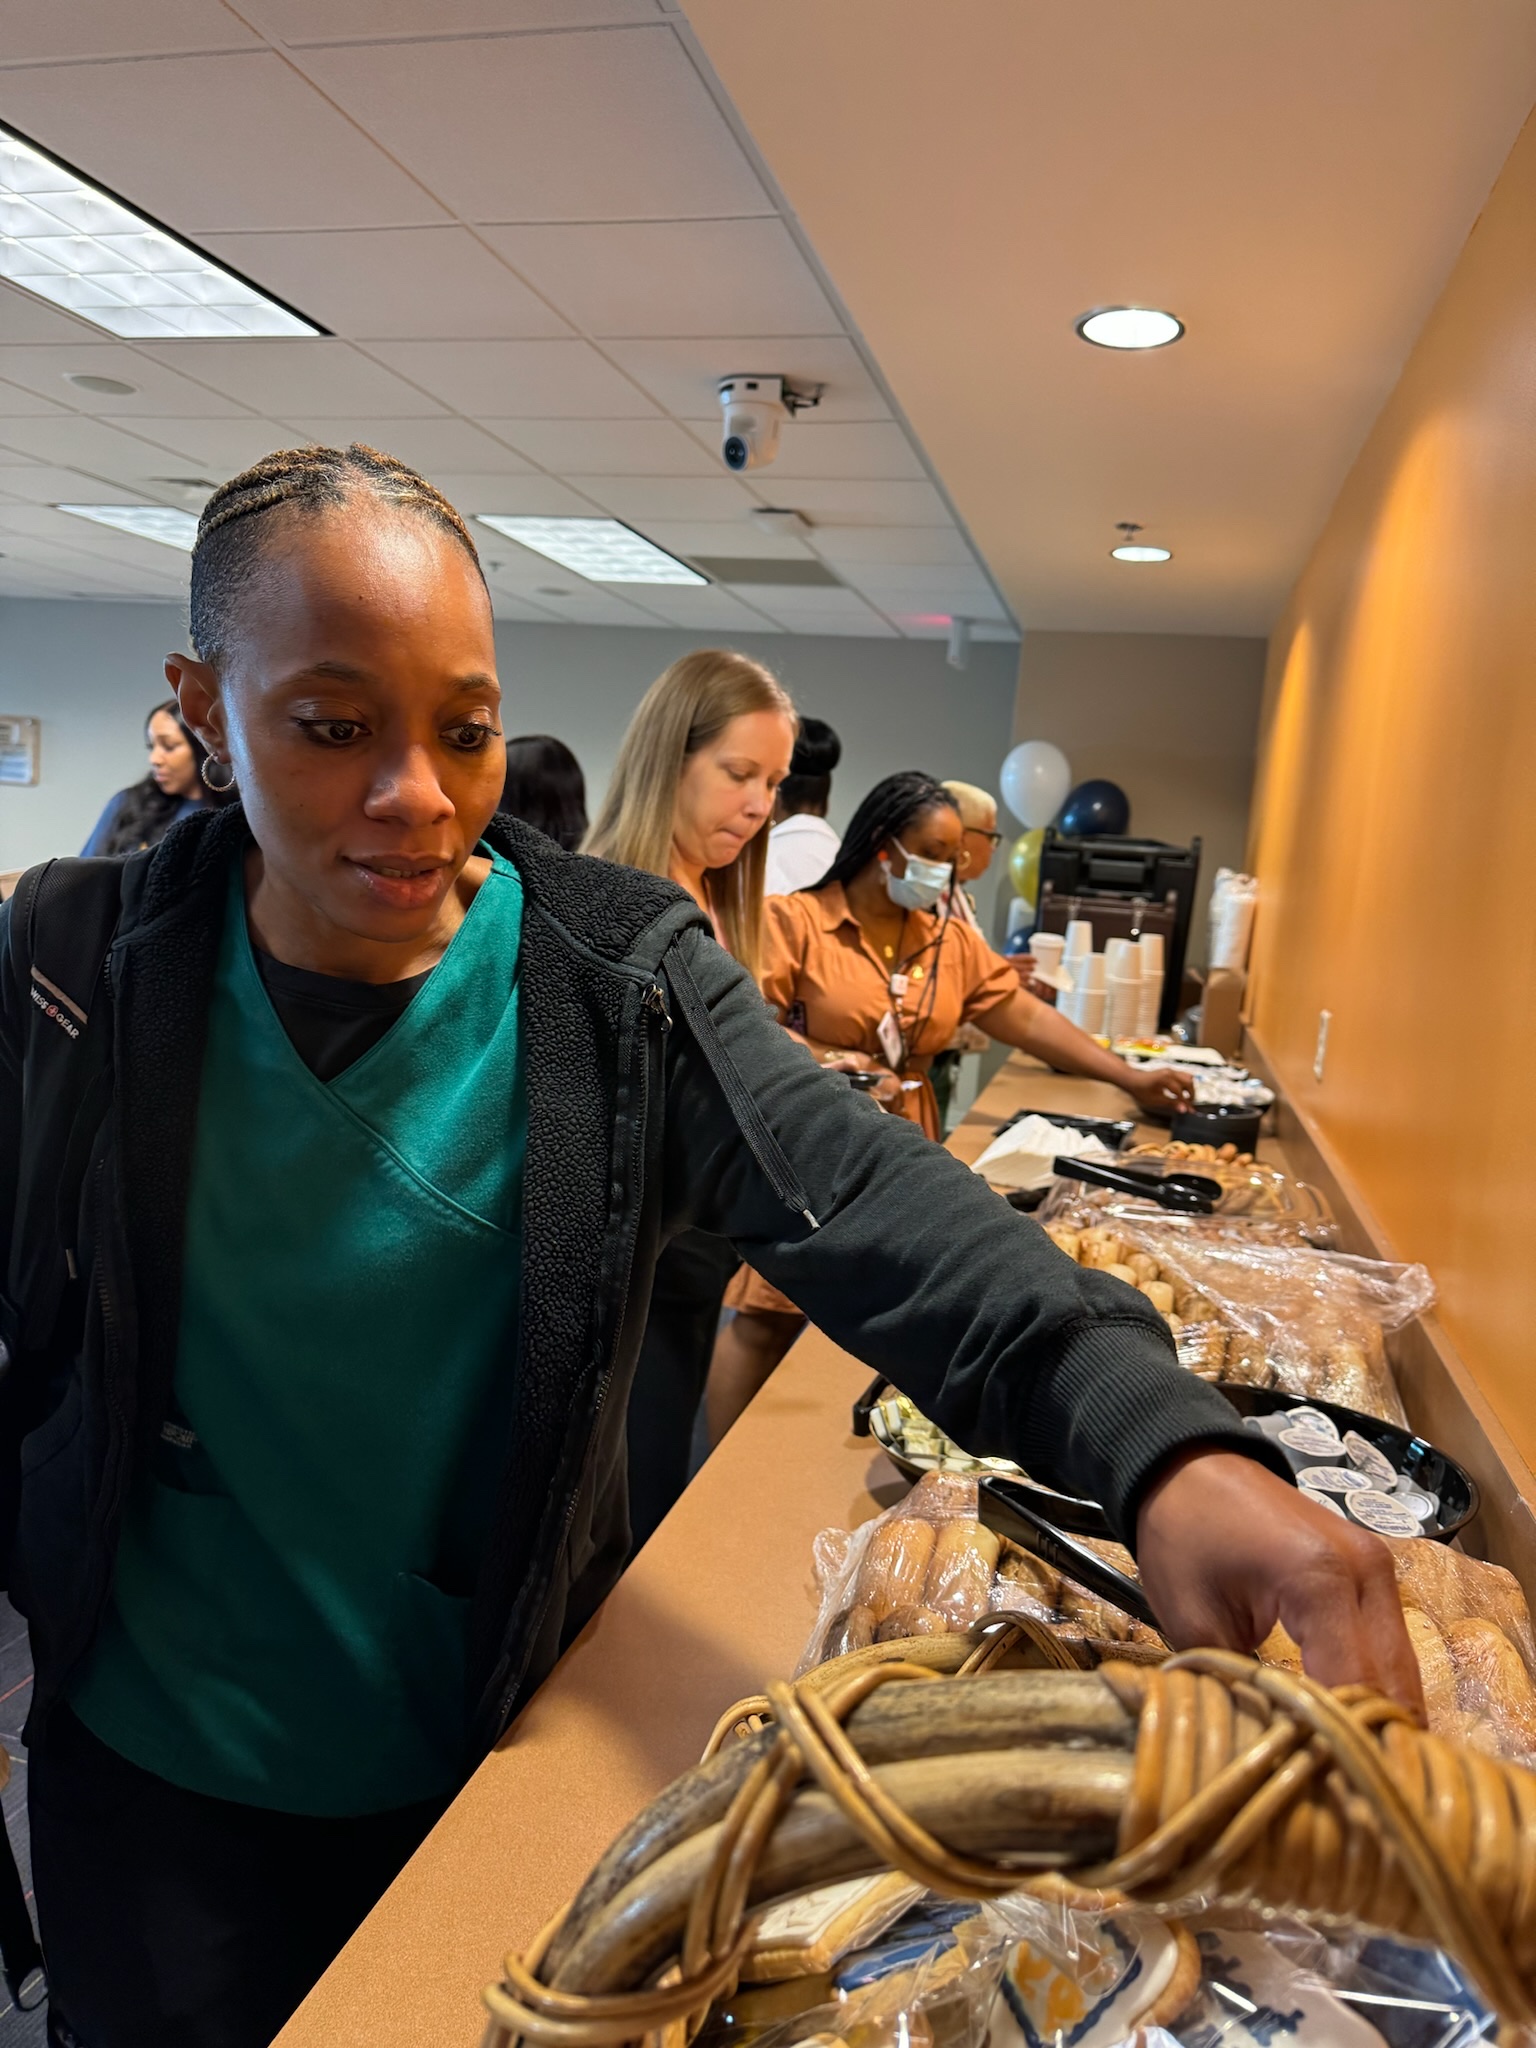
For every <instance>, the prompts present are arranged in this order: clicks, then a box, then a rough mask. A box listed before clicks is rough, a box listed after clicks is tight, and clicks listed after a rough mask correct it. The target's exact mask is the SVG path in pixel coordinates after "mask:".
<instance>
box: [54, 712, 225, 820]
mask: <svg viewBox="0 0 1536 2048" xmlns="http://www.w3.org/2000/svg"><path fill="white" fill-rule="evenodd" d="M144 744H145V745H146V746H147V747H148V748H149V773H148V774H147V775H146V776H145V778H144V780H143V781H142V782H136V783H134V785H133V787H132V788H131V789H120V790H119V791H118V792H117V795H116V796H115V797H113V798H112V800H111V802H110V803H109V804H108V805H107V808H106V809H105V810H104V811H103V812H102V814H101V816H100V817H99V818H98V819H97V820H96V824H95V828H94V830H93V831H92V833H91V836H90V838H89V839H87V841H86V842H85V844H84V846H83V847H81V849H80V851H81V853H82V854H94V853H140V852H142V851H143V850H144V848H145V847H148V846H158V845H159V844H160V842H161V840H162V839H163V838H164V837H165V835H166V833H167V832H169V831H170V829H171V827H172V826H173V825H174V824H175V823H176V821H177V819H178V818H187V817H190V816H191V815H192V813H193V812H194V811H200V810H203V809H214V810H217V809H218V807H219V806H220V805H221V804H227V803H231V802H232V801H233V791H231V790H230V789H228V788H223V789H221V788H219V787H217V786H216V785H217V783H218V779H219V778H218V774H217V771H214V781H213V782H212V783H210V782H209V781H208V780H207V779H206V777H205V776H204V774H203V768H204V766H205V764H206V762H207V760H208V753H207V749H206V748H205V747H204V745H203V743H202V741H201V740H200V739H199V738H198V736H197V734H196V733H195V732H194V731H193V730H192V728H191V726H190V725H188V724H187V722H186V720H185V719H184V718H183V717H182V715H181V707H180V705H178V703H177V702H176V699H175V698H174V697H168V698H167V699H166V700H165V702H164V703H163V704H157V705H156V706H155V708H154V710H153V711H151V713H150V714H149V716H148V718H147V719H146V720H145V721H144Z"/></svg>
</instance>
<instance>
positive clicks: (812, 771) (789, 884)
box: [763, 716, 843, 896]
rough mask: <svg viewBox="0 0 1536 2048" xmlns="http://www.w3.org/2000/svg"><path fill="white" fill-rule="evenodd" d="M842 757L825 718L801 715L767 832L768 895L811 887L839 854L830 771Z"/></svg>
mask: <svg viewBox="0 0 1536 2048" xmlns="http://www.w3.org/2000/svg"><path fill="white" fill-rule="evenodd" d="M842 758H843V743H842V741H841V740H840V739H839V738H838V736H837V734H836V733H835V732H834V731H833V730H832V728H831V726H830V725H828V724H827V721H826V720H825V719H824V718H806V717H804V716H802V717H801V720H800V730H799V731H798V732H797V733H796V735H795V751H794V753H793V754H792V755H791V757H790V763H789V773H788V774H787V775H786V776H785V778H784V780H783V781H782V782H781V783H780V784H779V791H778V796H777V798H776V799H775V802H774V818H775V820H776V823H775V824H774V825H773V827H772V829H771V830H770V832H769V834H768V865H767V867H766V869H765V870H764V874H763V893H764V895H765V896H788V895H791V894H792V893H793V892H794V891H795V890H796V889H808V888H810V886H811V885H812V883H813V882H819V881H820V880H821V878H822V876H823V875H824V874H825V873H826V872H827V869H828V868H829V867H831V865H832V863H833V861H835V860H836V859H837V848H838V838H837V834H836V833H835V832H834V831H833V830H832V827H831V826H830V825H829V824H828V823H827V805H828V803H829V802H830V801H831V797H832V770H833V769H834V768H835V767H836V766H837V764H838V762H839V761H840V760H841V759H842Z"/></svg>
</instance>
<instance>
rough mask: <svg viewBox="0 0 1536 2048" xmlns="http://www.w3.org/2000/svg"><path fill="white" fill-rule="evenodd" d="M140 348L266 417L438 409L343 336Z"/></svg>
mask: <svg viewBox="0 0 1536 2048" xmlns="http://www.w3.org/2000/svg"><path fill="white" fill-rule="evenodd" d="M482 345H483V344H482ZM572 345H573V346H580V344H579V343H577V344H572ZM546 346H548V344H546ZM145 354H147V355H151V356H153V357H154V358H155V360H156V361H157V362H161V363H166V364H168V365H169V367H170V368H171V369H173V370H185V371H186V372H187V374H188V375H189V376H191V377H195V378H197V380H198V382H199V383H202V384H207V385H210V386H211V387H212V388H213V389H214V390H215V391H222V392H223V393H224V394H225V396H226V397H229V398H235V399H238V400H239V401H240V403H241V404H242V405H248V406H250V407H251V408H252V410H253V411H255V412H260V413H265V414H267V415H268V417H269V418H274V419H284V420H287V419H303V418H305V417H309V418H313V419H343V420H344V419H357V418H361V417H365V416H368V415H372V417H374V418H376V419H381V420H395V419H399V420H409V419H426V418H429V417H430V416H431V415H432V414H434V413H440V412H442V411H443V410H444V408H443V407H442V406H440V405H439V404H438V403H437V401H436V399H434V398H429V397H428V396H427V395H426V393H425V392H422V391H418V390H416V389H415V388H414V387H413V386H412V385H410V384H408V383H406V381H405V379H404V378H403V377H397V376H396V375H395V374H394V372H393V371H392V370H386V369H385V368H383V366H382V365H381V364H379V363H376V362H374V361H373V360H372V359H371V358H370V357H368V356H365V355H363V354H362V353H361V352H360V351H359V350H357V349H355V348H353V346H352V344H351V343H350V342H346V341H304V340H300V339H294V340H291V341H157V342H155V343H154V345H153V346H152V347H151V348H148V349H146V350H145Z"/></svg>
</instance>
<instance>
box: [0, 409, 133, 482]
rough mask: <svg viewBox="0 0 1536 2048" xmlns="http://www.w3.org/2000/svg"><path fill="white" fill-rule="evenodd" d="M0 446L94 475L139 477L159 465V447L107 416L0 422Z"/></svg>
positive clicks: (125, 477) (71, 416)
mask: <svg viewBox="0 0 1536 2048" xmlns="http://www.w3.org/2000/svg"><path fill="white" fill-rule="evenodd" d="M0 444H3V445H4V446H5V447H7V448H14V449H15V450H16V452H17V454H19V455H30V456H33V457H34V458H35V459H36V460H37V461H38V462H52V463H57V464H58V466H59V467H60V468H61V469H82V470H86V471H88V472H89V473H90V474H91V475H93V476H106V477H116V478H118V479H129V478H135V477H138V478H142V477H146V476H149V475H152V474H153V473H154V472H155V471H156V470H158V469H160V468H163V467H164V464H165V455H164V452H163V450H161V449H160V448H157V447H151V446H150V444H149V443H148V442H147V441H143V440H141V439H139V437H138V436H137V435H134V434H125V433H124V432H123V431H122V429H121V428H119V427H111V426H108V425H107V423H106V421H105V420H88V419H82V418H81V417H80V415H79V414H78V413H66V414H63V415H61V416H60V417H59V418H57V419H42V420H0Z"/></svg>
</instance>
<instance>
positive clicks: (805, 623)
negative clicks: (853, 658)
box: [775, 608, 901, 640]
mask: <svg viewBox="0 0 1536 2048" xmlns="http://www.w3.org/2000/svg"><path fill="white" fill-rule="evenodd" d="M775 616H776V617H777V619H778V622H779V624H780V625H781V626H782V627H783V628H784V630H785V632H786V633H800V634H815V633H825V634H827V635H828V637H829V638H833V639H838V640H897V639H900V637H901V636H900V634H899V633H898V632H897V631H896V628H895V627H894V626H893V625H891V624H890V623H889V621H888V620H886V619H882V618H881V617H880V615H879V613H878V612H872V611H869V610H868V609H867V608H866V610H865V611H864V613H863V614H862V615H861V616H857V617H856V616H855V615H854V614H852V613H849V614H847V615H846V616H845V615H844V614H842V613H832V612H778V613H776V614H775Z"/></svg>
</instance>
